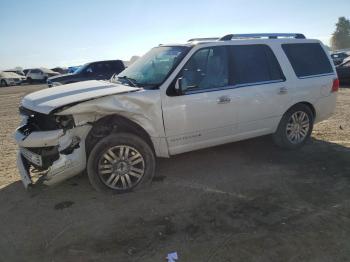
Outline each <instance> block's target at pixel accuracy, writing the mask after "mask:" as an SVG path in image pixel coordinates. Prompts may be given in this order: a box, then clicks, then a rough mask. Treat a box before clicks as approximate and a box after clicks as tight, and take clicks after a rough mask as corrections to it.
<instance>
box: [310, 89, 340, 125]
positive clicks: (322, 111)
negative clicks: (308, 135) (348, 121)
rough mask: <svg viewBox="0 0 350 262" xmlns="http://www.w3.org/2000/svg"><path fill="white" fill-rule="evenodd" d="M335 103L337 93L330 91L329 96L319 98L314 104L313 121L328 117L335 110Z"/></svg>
mask: <svg viewBox="0 0 350 262" xmlns="http://www.w3.org/2000/svg"><path fill="white" fill-rule="evenodd" d="M336 104H337V93H332V94H331V95H330V96H327V97H323V98H321V99H319V100H318V101H317V102H316V103H315V104H314V106H315V110H316V119H315V123H318V122H321V121H323V120H325V119H327V118H329V117H331V116H332V114H333V113H334V111H335V108H336Z"/></svg>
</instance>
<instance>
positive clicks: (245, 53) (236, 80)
mask: <svg viewBox="0 0 350 262" xmlns="http://www.w3.org/2000/svg"><path fill="white" fill-rule="evenodd" d="M230 56H231V59H230V60H231V73H230V78H231V79H230V82H231V83H232V84H234V85H241V84H253V83H259V82H269V81H283V80H285V78H284V75H283V73H282V70H281V67H280V65H279V63H278V61H277V59H276V57H275V55H274V53H273V52H272V50H271V49H270V47H268V46H266V45H234V46H230Z"/></svg>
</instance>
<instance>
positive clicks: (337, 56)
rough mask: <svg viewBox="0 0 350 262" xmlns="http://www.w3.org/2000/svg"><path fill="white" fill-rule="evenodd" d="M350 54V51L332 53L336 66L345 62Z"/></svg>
mask: <svg viewBox="0 0 350 262" xmlns="http://www.w3.org/2000/svg"><path fill="white" fill-rule="evenodd" d="M349 56H350V52H336V53H333V54H331V57H332V59H333V62H334V64H335V65H336V66H337V65H340V64H341V63H343V61H344V59H346V58H347V57H349Z"/></svg>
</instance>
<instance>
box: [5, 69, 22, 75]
mask: <svg viewBox="0 0 350 262" xmlns="http://www.w3.org/2000/svg"><path fill="white" fill-rule="evenodd" d="M3 72H12V73H16V74H17V75H20V76H25V74H24V72H23V71H22V70H16V69H9V70H4V71H3Z"/></svg>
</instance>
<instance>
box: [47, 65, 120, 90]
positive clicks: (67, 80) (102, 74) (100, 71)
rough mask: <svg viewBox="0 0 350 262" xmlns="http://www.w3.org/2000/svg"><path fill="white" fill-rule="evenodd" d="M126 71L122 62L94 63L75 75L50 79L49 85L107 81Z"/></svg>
mask: <svg viewBox="0 0 350 262" xmlns="http://www.w3.org/2000/svg"><path fill="white" fill-rule="evenodd" d="M124 69H125V66H124V64H123V61H121V60H109V61H98V62H92V63H88V64H85V65H84V66H82V67H81V68H79V69H77V70H76V71H75V72H74V73H73V74H66V75H60V76H54V77H50V78H49V79H48V80H47V84H48V86H49V87H52V86H58V85H64V84H71V83H75V82H80V81H86V80H106V79H110V78H111V77H112V75H114V74H119V73H120V72H121V71H123V70H124Z"/></svg>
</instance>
